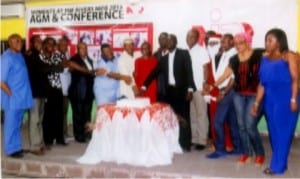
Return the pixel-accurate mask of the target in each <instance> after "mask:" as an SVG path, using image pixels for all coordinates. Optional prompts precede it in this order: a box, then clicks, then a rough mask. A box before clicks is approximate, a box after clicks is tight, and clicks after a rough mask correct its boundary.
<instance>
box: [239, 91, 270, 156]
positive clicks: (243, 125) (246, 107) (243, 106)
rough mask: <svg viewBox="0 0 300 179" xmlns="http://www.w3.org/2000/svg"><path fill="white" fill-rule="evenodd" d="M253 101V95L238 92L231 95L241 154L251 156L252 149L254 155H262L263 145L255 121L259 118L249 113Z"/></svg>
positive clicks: (259, 110)
mask: <svg viewBox="0 0 300 179" xmlns="http://www.w3.org/2000/svg"><path fill="white" fill-rule="evenodd" d="M254 101H255V95H242V94H240V93H235V95H234V97H233V103H234V108H235V111H236V115H237V121H238V126H239V132H240V137H241V143H242V148H243V154H244V155H247V156H252V155H253V150H254V152H255V154H256V156H264V154H265V152H264V147H263V145H262V142H261V138H260V135H259V133H258V129H257V123H258V121H259V119H260V118H259V117H254V116H252V115H251V114H250V110H251V108H252V105H253V103H254ZM260 112H261V105H260V107H259V109H258V114H259V113H260ZM257 116H260V115H257Z"/></svg>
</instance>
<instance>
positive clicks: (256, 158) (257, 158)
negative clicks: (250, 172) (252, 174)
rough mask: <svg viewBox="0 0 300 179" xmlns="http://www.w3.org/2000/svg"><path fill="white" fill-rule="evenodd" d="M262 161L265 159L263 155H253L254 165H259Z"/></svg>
mask: <svg viewBox="0 0 300 179" xmlns="http://www.w3.org/2000/svg"><path fill="white" fill-rule="evenodd" d="M264 161H265V156H263V155H261V156H256V157H255V162H254V163H255V165H256V166H258V167H260V166H262V164H263V163H264Z"/></svg>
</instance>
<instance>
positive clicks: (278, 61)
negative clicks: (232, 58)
mask: <svg viewBox="0 0 300 179" xmlns="http://www.w3.org/2000/svg"><path fill="white" fill-rule="evenodd" d="M265 47H266V54H265V55H264V57H263V59H262V61H261V65H260V70H259V77H260V84H259V86H258V91H257V95H256V99H255V103H254V105H253V107H252V111H251V112H252V114H253V115H256V112H257V107H258V106H259V104H260V103H261V101H262V99H264V100H263V106H264V107H263V108H264V110H265V114H266V117H267V124H268V129H269V136H270V143H271V148H272V152H273V153H272V156H271V163H270V166H269V168H266V169H265V170H264V173H265V174H268V175H273V174H282V173H284V172H285V170H286V169H287V165H288V164H287V162H288V155H289V151H290V147H291V143H292V139H293V136H294V132H295V128H296V124H297V119H298V102H299V100H298V74H299V73H298V61H299V60H298V58H299V55H297V54H295V53H293V52H290V51H289V49H288V43H287V38H286V34H285V32H284V31H282V30H281V29H271V30H269V31H268V32H267V34H266V36H265Z"/></svg>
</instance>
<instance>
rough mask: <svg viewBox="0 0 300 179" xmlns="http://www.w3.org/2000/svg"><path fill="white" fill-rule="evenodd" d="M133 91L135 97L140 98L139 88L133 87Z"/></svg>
mask: <svg viewBox="0 0 300 179" xmlns="http://www.w3.org/2000/svg"><path fill="white" fill-rule="evenodd" d="M132 90H133V93H134V96H140V90H139V89H138V88H137V86H132Z"/></svg>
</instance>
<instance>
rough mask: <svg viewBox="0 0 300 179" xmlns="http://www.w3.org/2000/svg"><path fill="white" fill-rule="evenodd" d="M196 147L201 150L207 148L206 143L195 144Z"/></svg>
mask: <svg viewBox="0 0 300 179" xmlns="http://www.w3.org/2000/svg"><path fill="white" fill-rule="evenodd" d="M195 149H196V150H199V151H201V150H204V149H205V145H201V144H197V145H196V146H195Z"/></svg>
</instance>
